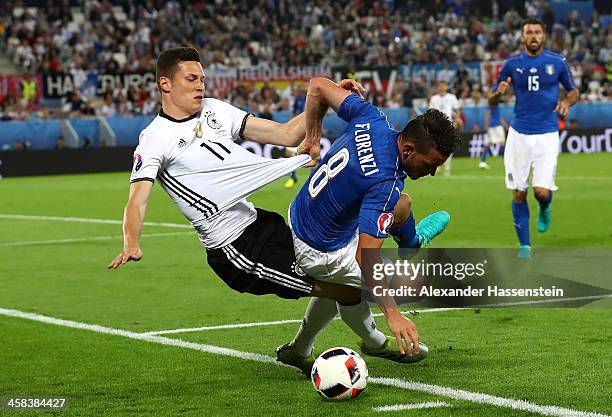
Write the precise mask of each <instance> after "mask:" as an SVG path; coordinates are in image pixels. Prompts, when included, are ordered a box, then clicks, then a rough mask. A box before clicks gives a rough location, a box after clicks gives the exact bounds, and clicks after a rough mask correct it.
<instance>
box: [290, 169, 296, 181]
mask: <svg viewBox="0 0 612 417" xmlns="http://www.w3.org/2000/svg"><path fill="white" fill-rule="evenodd" d="M289 176H290V177H291V179H292V180H293V181H295V182H297V180H298V179H297V174H296V173H295V171H292V172H291V174H289Z"/></svg>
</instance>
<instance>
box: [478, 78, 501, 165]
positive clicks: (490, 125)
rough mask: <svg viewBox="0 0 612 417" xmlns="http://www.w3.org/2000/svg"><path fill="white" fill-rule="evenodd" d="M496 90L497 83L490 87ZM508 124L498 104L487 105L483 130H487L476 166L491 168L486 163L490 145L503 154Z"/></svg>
mask: <svg viewBox="0 0 612 417" xmlns="http://www.w3.org/2000/svg"><path fill="white" fill-rule="evenodd" d="M495 90H497V84H494V85H493V86H492V87H491V91H495ZM507 128H508V124H507V123H506V121H505V120H504V118H503V117H502V115H501V111H500V109H499V104H496V105H494V106H489V108H488V109H487V112H486V113H485V121H484V130H485V132H487V137H486V142H485V146H484V149H483V150H482V155H481V156H480V163H479V164H478V168H481V169H491V166H490V165H489V164H488V163H487V158H488V157H489V156H491V155H493V152H492V150H491V147H492V145H495V146H498V147H499V150H498V155H503V154H504V143H505V142H506V129H507Z"/></svg>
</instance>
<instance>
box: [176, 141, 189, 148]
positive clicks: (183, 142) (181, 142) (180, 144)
mask: <svg viewBox="0 0 612 417" xmlns="http://www.w3.org/2000/svg"><path fill="white" fill-rule="evenodd" d="M185 145H187V141H186V140H185V139H181V140H179V143H178V147H179V148H182V147H183V146H185Z"/></svg>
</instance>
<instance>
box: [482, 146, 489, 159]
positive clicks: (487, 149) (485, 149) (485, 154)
mask: <svg viewBox="0 0 612 417" xmlns="http://www.w3.org/2000/svg"><path fill="white" fill-rule="evenodd" d="M489 155H491V148H490V147H489V146H485V148H484V151H483V152H482V156H481V157H480V160H481V161H482V162H484V161H486V160H487V158H488V156H489Z"/></svg>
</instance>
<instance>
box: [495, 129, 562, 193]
mask: <svg viewBox="0 0 612 417" xmlns="http://www.w3.org/2000/svg"><path fill="white" fill-rule="evenodd" d="M557 155H559V132H550V133H542V134H538V135H525V134H523V133H519V132H517V131H516V130H514V129H513V128H510V130H509V131H508V139H507V140H506V151H505V153H504V166H505V167H506V188H508V189H511V190H520V191H526V190H527V189H528V188H529V175H530V173H531V169H532V168H533V179H532V186H533V187H541V188H546V189H548V190H553V191H554V190H556V189H557V186H556V185H555V175H556V173H557Z"/></svg>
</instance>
